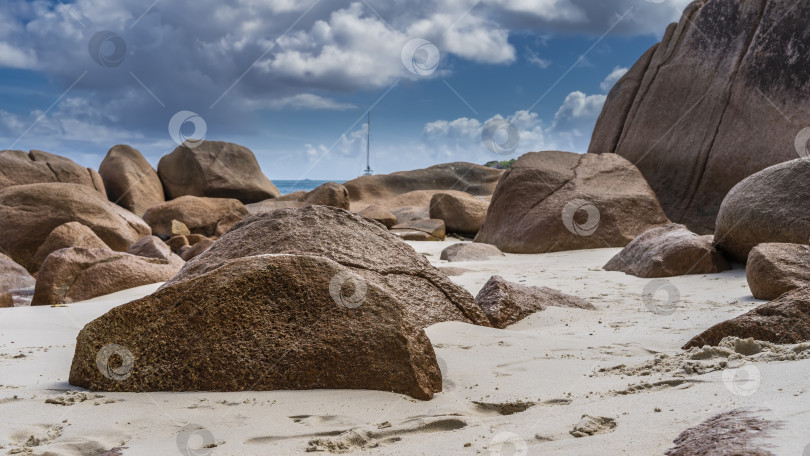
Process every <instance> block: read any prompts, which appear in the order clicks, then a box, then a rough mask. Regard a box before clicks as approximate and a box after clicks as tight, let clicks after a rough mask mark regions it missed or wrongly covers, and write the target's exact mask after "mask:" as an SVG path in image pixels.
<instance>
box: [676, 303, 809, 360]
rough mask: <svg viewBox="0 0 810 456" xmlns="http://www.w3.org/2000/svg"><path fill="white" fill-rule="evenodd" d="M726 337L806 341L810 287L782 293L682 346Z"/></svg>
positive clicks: (717, 340)
mask: <svg viewBox="0 0 810 456" xmlns="http://www.w3.org/2000/svg"><path fill="white" fill-rule="evenodd" d="M727 336H735V337H739V338H740V339H747V338H749V337H753V338H754V339H756V340H763V341H766V342H773V343H775V344H798V343H800V342H807V341H810V287H804V288H799V289H796V290H793V291H791V292H789V293H785V294H783V295H782V296H780V297H779V298H778V299H776V300H774V301H771V302H769V303H767V304H763V305H761V306H759V307H757V308H756V309H754V310H752V311H750V312H748V313H745V314H742V315H740V316H739V317H736V318H732V319H731V320H726V321H724V322H722V323H718V324H716V325H714V326H712V327H711V328H709V329H707V330H706V331H704V332H703V333H701V334H699V335H697V336H695V337H694V338H692V340H690V341H689V342H687V343H686V345H684V346H683V348H684V350H686V349H689V348H692V347H702V346H704V345H718V344H719V343H720V341H721V340H723V338H724V337H727Z"/></svg>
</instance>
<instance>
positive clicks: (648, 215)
mask: <svg viewBox="0 0 810 456" xmlns="http://www.w3.org/2000/svg"><path fill="white" fill-rule="evenodd" d="M668 222H669V220H668V219H667V218H666V216H665V215H664V212H663V211H662V210H661V207H660V206H659V205H658V200H657V199H656V198H655V194H654V193H653V192H652V190H651V189H650V187H649V186H648V185H647V182H645V181H644V177H643V176H642V175H641V173H639V172H638V170H637V169H636V168H635V167H634V166H633V165H632V164H631V163H630V162H628V161H627V160H625V159H623V158H621V157H620V156H618V155H615V154H603V155H595V154H584V155H580V154H574V153H570V152H555V151H549V152H532V153H528V154H526V155H523V156H522V157H520V159H518V160H517V161H516V162H515V163H514V164H513V165H512V167H511V168H510V169H509V170H508V171H506V174H504V176H503V178H502V179H501V181H500V183H499V184H498V188H497V189H496V190H495V194H494V195H493V196H492V202H491V203H490V206H489V212H488V213H487V218H486V221H485V222H484V226H483V227H482V228H481V231H479V232H478V235H477V236H476V237H475V241H476V242H482V243H485V244H493V245H495V246H496V247H498V248H499V249H501V250H502V251H504V252H508V253H547V252H557V251H563V250H577V249H598V248H605V247H624V246H625V245H627V244H628V243H629V242H630V241H631V240H633V238H635V237H636V236H638V235H639V234H641V233H643V232H645V231H647V230H649V229H650V228H653V227H656V226H660V225H663V224H666V223H668Z"/></svg>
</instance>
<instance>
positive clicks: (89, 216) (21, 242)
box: [0, 183, 150, 272]
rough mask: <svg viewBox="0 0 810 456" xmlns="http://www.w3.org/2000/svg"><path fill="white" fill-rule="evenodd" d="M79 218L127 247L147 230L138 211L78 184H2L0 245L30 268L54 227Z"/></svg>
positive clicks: (118, 247) (117, 244)
mask: <svg viewBox="0 0 810 456" xmlns="http://www.w3.org/2000/svg"><path fill="white" fill-rule="evenodd" d="M68 222H79V223H81V224H82V225H85V226H87V227H88V228H90V229H91V230H93V232H94V233H96V235H97V236H98V237H99V238H101V240H102V241H104V243H105V244H107V245H108V246H109V247H110V248H111V249H113V250H116V251H120V252H123V251H126V250H127V248H129V245H130V244H132V243H133V242H135V241H137V240H138V239H140V238H142V237H143V236H146V235H149V234H150V230H149V226H148V225H146V223H144V222H143V220H141V219H140V218H139V217H138V216H136V215H135V214H133V213H132V212H129V211H127V210H125V209H123V208H121V207H120V206H116V205H115V204H113V203H111V202H109V201H107V197H106V196H104V195H102V194H101V193H99V192H94V191H87V187H85V186H82V185H78V184H61V183H57V184H30V185H19V186H15V187H10V188H7V189H4V190H0V233H2V236H0V249H3V250H4V251H6V252H8V254H9V256H10V257H11V258H12V259H13V260H14V261H16V262H17V263H19V264H21V265H22V266H24V267H25V268H26V269H28V270H29V271H32V272H33V271H35V270H36V265H35V263H34V255H35V254H36V252H37V249H39V247H40V246H41V245H42V243H43V242H45V240H46V239H47V237H48V235H50V234H51V231H53V229H54V228H56V227H58V226H59V225H63V224H65V223H68Z"/></svg>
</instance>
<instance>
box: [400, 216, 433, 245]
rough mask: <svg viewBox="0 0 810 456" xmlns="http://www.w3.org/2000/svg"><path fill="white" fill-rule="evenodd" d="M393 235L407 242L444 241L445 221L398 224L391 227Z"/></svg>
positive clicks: (428, 220) (431, 220)
mask: <svg viewBox="0 0 810 456" xmlns="http://www.w3.org/2000/svg"><path fill="white" fill-rule="evenodd" d="M391 234H393V235H395V236H398V237H400V238H402V239H404V240H406V241H443V240H444V237H445V228H444V220H438V219H427V220H415V221H413V222H405V223H398V224H396V225H394V226H392V227H391Z"/></svg>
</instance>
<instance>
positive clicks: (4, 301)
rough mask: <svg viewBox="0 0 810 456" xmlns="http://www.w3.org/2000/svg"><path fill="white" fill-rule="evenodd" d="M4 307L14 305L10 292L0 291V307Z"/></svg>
mask: <svg viewBox="0 0 810 456" xmlns="http://www.w3.org/2000/svg"><path fill="white" fill-rule="evenodd" d="M5 307H14V297H13V296H11V293H6V292H4V291H0V309H2V308H5Z"/></svg>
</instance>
